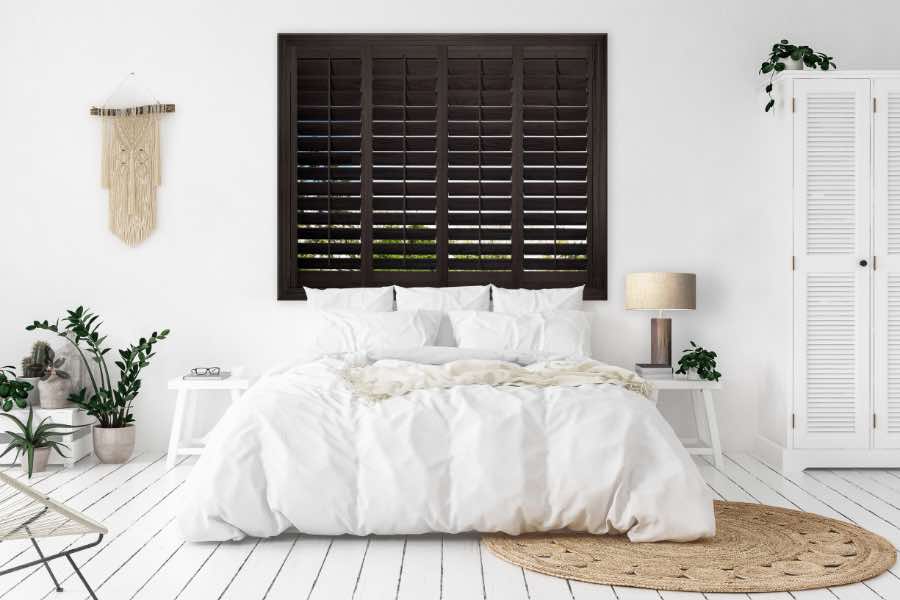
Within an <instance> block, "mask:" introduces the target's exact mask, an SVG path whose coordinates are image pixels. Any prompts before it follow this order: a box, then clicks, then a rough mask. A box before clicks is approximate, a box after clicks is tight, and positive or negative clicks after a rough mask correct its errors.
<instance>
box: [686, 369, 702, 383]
mask: <svg viewBox="0 0 900 600" xmlns="http://www.w3.org/2000/svg"><path fill="white" fill-rule="evenodd" d="M687 378H688V379H689V380H691V381H700V376H699V375H698V374H697V369H689V370H688V372H687Z"/></svg>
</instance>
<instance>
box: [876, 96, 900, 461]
mask: <svg viewBox="0 0 900 600" xmlns="http://www.w3.org/2000/svg"><path fill="white" fill-rule="evenodd" d="M874 95H875V98H877V99H878V111H877V112H876V113H875V115H874V117H875V119H874V127H875V131H874V136H873V139H874V149H875V151H874V157H875V168H874V174H875V198H874V206H875V218H874V219H873V224H874V229H873V231H874V234H875V237H874V248H875V255H876V256H877V269H875V270H874V272H873V273H872V275H873V278H874V292H875V298H874V302H873V306H874V309H875V313H874V314H875V323H874V327H873V328H872V330H873V334H874V340H875V353H874V355H873V356H874V358H875V369H874V375H875V377H874V379H875V386H874V392H875V412H876V414H877V415H878V426H877V427H876V428H875V445H876V447H878V448H900V81H898V80H896V79H893V78H885V79H879V80H876V81H875V89H874Z"/></svg>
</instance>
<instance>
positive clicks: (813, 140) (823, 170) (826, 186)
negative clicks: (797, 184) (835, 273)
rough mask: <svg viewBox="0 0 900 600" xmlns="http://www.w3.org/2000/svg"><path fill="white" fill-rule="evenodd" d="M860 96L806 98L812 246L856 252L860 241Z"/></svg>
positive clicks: (824, 251) (833, 94)
mask: <svg viewBox="0 0 900 600" xmlns="http://www.w3.org/2000/svg"><path fill="white" fill-rule="evenodd" d="M856 108H857V105H856V96H855V94H853V93H848V92H831V93H828V92H819V93H816V94H814V95H813V94H811V95H810V96H809V97H808V98H807V129H806V138H807V141H806V143H807V150H806V151H807V175H806V177H807V182H806V186H807V187H806V190H807V205H806V214H807V225H806V235H807V251H808V252H809V253H810V254H852V253H854V252H855V246H856V244H855V242H856V210H855V208H856V152H855V143H854V140H855V136H856V122H855V115H856Z"/></svg>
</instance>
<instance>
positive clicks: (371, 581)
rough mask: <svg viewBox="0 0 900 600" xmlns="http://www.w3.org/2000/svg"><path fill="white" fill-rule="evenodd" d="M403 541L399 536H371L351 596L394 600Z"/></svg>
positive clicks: (367, 599) (363, 599)
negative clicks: (357, 581)
mask: <svg viewBox="0 0 900 600" xmlns="http://www.w3.org/2000/svg"><path fill="white" fill-rule="evenodd" d="M404 541H405V538H403V537H399V536H378V537H372V539H371V542H370V544H369V550H368V551H367V552H366V560H365V561H364V562H363V568H362V572H361V573H360V574H359V583H358V584H357V586H356V591H355V592H354V594H353V598H355V599H358V600H394V598H396V597H397V582H398V581H399V580H400V562H401V561H402V560H403V542H404Z"/></svg>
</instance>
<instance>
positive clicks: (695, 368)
mask: <svg viewBox="0 0 900 600" xmlns="http://www.w3.org/2000/svg"><path fill="white" fill-rule="evenodd" d="M716 356H717V355H716V353H715V352H713V351H712V350H707V349H705V348H704V347H703V346H698V345H697V344H695V343H694V342H693V340H692V341H691V347H690V348H687V349H686V350H685V351H684V354H683V355H682V356H681V358H680V359H678V370H677V371H675V372H676V373H677V374H679V375H686V376H687V378H688V379H703V380H705V381H718V380H719V377H721V376H722V374H721V373H719V372H718V371H717V370H716Z"/></svg>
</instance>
